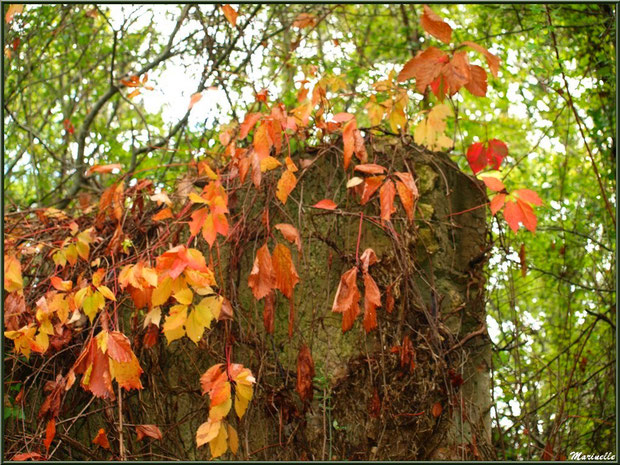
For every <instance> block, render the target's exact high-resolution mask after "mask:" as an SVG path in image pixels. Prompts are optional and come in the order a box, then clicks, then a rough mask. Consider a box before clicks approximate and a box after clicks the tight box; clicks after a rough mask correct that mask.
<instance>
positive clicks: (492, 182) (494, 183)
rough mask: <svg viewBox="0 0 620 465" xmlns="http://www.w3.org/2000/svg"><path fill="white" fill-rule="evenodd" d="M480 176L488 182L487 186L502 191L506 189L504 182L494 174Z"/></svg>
mask: <svg viewBox="0 0 620 465" xmlns="http://www.w3.org/2000/svg"><path fill="white" fill-rule="evenodd" d="M479 177H480V179H482V181H483V182H484V183H485V184H486V186H487V187H488V188H489V189H491V190H492V191H494V192H501V191H503V190H504V189H506V186H504V183H503V182H502V181H500V180H499V179H497V178H496V177H494V176H483V175H479Z"/></svg>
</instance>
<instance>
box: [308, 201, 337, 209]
mask: <svg viewBox="0 0 620 465" xmlns="http://www.w3.org/2000/svg"><path fill="white" fill-rule="evenodd" d="M312 206H313V207H314V208H322V209H323V210H335V209H336V208H337V207H338V205H336V204H335V203H334V201H333V200H329V199H323V200H321V201H319V202H317V203H315V204H314V205H312Z"/></svg>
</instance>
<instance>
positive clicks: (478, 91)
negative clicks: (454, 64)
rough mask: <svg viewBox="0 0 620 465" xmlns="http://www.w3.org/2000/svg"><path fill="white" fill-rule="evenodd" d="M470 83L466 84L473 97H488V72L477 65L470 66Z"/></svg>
mask: <svg viewBox="0 0 620 465" xmlns="http://www.w3.org/2000/svg"><path fill="white" fill-rule="evenodd" d="M469 75H470V78H469V81H468V82H467V84H465V89H467V90H468V91H469V92H470V93H471V94H472V95H475V96H477V97H485V96H486V95H487V72H486V71H485V70H484V69H482V68H481V67H480V66H477V65H470V66H469Z"/></svg>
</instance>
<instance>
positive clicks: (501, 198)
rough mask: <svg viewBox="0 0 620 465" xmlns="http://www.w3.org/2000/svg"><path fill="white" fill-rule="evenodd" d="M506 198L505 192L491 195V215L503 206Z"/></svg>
mask: <svg viewBox="0 0 620 465" xmlns="http://www.w3.org/2000/svg"><path fill="white" fill-rule="evenodd" d="M505 200H506V194H497V195H496V196H495V197H493V200H491V205H490V208H491V213H492V214H493V216H495V214H496V213H497V212H498V211H500V210H501V209H502V207H503V206H504V203H505Z"/></svg>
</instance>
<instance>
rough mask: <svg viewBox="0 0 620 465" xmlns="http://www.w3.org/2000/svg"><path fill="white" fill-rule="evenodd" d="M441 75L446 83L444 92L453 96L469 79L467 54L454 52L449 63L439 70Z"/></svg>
mask: <svg viewBox="0 0 620 465" xmlns="http://www.w3.org/2000/svg"><path fill="white" fill-rule="evenodd" d="M441 75H442V77H443V79H444V81H445V83H446V91H447V92H448V94H450V95H453V94H455V93H456V92H458V91H459V89H460V88H461V87H463V86H464V85H465V84H467V83H468V82H469V81H470V79H471V73H470V67H469V61H468V60H467V53H465V52H455V53H454V55H453V56H452V59H451V60H450V62H449V63H448V64H447V65H445V66H444V67H443V68H442V69H441Z"/></svg>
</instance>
